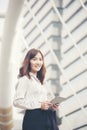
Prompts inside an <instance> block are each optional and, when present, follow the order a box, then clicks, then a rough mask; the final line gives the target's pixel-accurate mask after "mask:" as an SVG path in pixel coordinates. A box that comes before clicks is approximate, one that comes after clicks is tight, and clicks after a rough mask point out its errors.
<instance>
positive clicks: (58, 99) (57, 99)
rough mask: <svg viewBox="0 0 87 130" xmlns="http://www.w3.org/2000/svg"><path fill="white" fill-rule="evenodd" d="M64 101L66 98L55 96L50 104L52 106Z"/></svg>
mask: <svg viewBox="0 0 87 130" xmlns="http://www.w3.org/2000/svg"><path fill="white" fill-rule="evenodd" d="M65 100H66V98H64V97H58V96H57V97H55V98H54V99H52V100H51V103H52V104H60V103H61V102H63V101H65Z"/></svg>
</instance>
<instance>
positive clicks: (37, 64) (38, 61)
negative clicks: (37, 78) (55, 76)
mask: <svg viewBox="0 0 87 130" xmlns="http://www.w3.org/2000/svg"><path fill="white" fill-rule="evenodd" d="M42 65H43V58H42V55H41V54H40V53H39V52H38V53H37V55H36V56H35V57H34V58H32V59H31V60H30V67H31V72H32V73H37V72H38V71H39V70H40V69H41V67H42Z"/></svg>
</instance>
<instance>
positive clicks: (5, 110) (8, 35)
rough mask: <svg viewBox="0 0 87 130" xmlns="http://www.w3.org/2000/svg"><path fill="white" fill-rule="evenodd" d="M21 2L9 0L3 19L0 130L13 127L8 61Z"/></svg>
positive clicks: (21, 0) (0, 71)
mask: <svg viewBox="0 0 87 130" xmlns="http://www.w3.org/2000/svg"><path fill="white" fill-rule="evenodd" d="M23 2H24V0H9V5H8V10H7V13H6V18H5V24H4V33H3V37H2V45H1V56H0V57H1V59H0V130H11V129H12V127H13V125H12V124H13V123H12V104H11V85H10V83H11V82H10V76H11V75H10V68H9V61H10V54H11V47H12V40H13V37H14V33H15V28H16V23H17V20H18V18H19V15H20V12H21V9H22V6H23Z"/></svg>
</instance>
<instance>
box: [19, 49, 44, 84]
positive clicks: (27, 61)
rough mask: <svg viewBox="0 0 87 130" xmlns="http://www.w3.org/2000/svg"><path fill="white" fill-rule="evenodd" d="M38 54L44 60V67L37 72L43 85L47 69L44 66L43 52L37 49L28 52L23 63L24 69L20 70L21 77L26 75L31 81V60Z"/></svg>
mask: <svg viewBox="0 0 87 130" xmlns="http://www.w3.org/2000/svg"><path fill="white" fill-rule="evenodd" d="M37 53H40V54H41V56H42V59H43V65H42V67H41V69H40V70H39V71H38V72H37V78H38V79H39V80H40V82H41V84H43V81H44V78H45V73H46V68H45V65H44V56H43V54H42V52H41V51H40V50H37V49H30V50H29V51H28V52H27V54H26V56H25V58H24V61H23V63H22V67H21V68H20V69H19V77H23V76H24V75H26V76H27V77H28V78H29V79H30V78H31V77H30V75H29V72H30V71H31V67H30V60H31V59H32V58H34V57H35V56H36V55H37Z"/></svg>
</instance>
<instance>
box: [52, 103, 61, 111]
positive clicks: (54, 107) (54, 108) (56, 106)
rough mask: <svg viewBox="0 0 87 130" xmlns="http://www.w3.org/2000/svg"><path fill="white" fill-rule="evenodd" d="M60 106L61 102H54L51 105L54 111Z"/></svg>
mask: <svg viewBox="0 0 87 130" xmlns="http://www.w3.org/2000/svg"><path fill="white" fill-rule="evenodd" d="M58 106H59V104H53V105H52V106H51V109H52V110H54V111H56V110H57V109H58Z"/></svg>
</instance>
